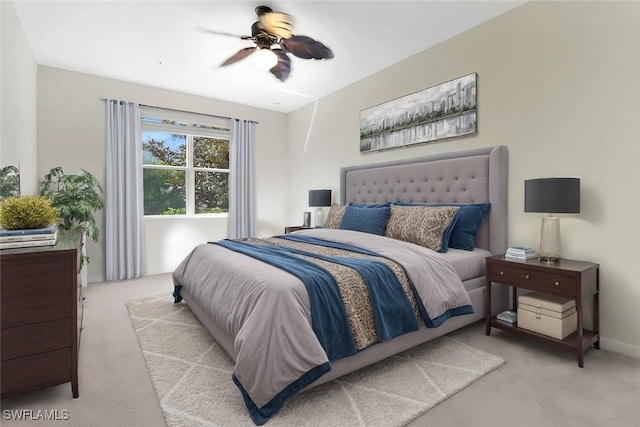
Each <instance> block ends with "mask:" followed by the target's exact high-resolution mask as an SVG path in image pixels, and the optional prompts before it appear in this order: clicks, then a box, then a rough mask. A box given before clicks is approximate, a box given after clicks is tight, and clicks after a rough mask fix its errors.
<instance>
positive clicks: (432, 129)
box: [360, 73, 476, 153]
mask: <svg viewBox="0 0 640 427" xmlns="http://www.w3.org/2000/svg"><path fill="white" fill-rule="evenodd" d="M474 133H476V73H472V74H469V75H466V76H463V77H460V78H457V79H455V80H451V81H448V82H446V83H442V84H439V85H438V86H433V87H430V88H427V89H424V90H421V91H420V92H416V93H412V94H410V95H407V96H403V97H402V98H398V99H394V100H393V101H389V102H385V103H384V104H380V105H376V106H375V107H371V108H367V109H366V110H362V111H361V112H360V152H361V153H365V152H369V151H379V150H387V149H390V148H396V147H405V146H407V145H413V144H421V143H426V142H430V141H435V140H438V139H444V138H455V137H459V136H463V135H471V134H474Z"/></svg>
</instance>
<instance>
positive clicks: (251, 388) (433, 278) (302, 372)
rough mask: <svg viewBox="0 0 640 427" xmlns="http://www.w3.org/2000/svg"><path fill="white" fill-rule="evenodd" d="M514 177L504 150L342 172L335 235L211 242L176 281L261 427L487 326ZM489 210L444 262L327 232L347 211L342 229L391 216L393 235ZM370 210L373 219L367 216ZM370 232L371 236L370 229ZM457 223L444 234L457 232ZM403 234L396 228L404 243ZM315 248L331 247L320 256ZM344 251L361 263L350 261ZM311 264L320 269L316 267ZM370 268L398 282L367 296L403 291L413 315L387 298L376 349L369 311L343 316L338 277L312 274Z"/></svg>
mask: <svg viewBox="0 0 640 427" xmlns="http://www.w3.org/2000/svg"><path fill="white" fill-rule="evenodd" d="M507 169H508V161H507V149H506V147H504V146H496V147H484V148H479V149H473V150H464V151H457V152H451V153H443V154H437V155H432V156H427V157H421V158H414V159H407V160H402V161H394V162H386V163H377V164H372V165H358V166H353V167H345V168H342V169H341V177H340V204H339V206H335V207H334V206H332V208H331V209H332V210H333V211H330V213H329V217H328V218H327V227H330V228H325V229H312V230H303V231H299V232H296V233H293V234H291V235H287V236H280V237H273V238H270V239H259V240H257V239H256V240H255V241H254V240H251V239H250V240H248V241H247V240H245V241H241V240H239V241H221V242H212V243H214V244H205V245H200V246H198V247H196V248H195V249H194V251H193V252H192V253H191V254H190V255H189V256H187V258H186V259H185V260H184V261H183V262H182V263H181V264H180V266H179V267H178V268H177V269H176V271H175V272H174V276H173V278H174V285H175V289H174V290H175V292H174V296H176V301H180V300H184V302H186V303H187V304H188V306H189V307H190V309H191V310H192V311H193V312H194V314H195V315H196V316H197V317H198V318H199V319H200V321H201V322H202V323H203V325H204V326H205V327H206V328H207V329H208V330H209V332H210V333H211V335H212V336H213V337H214V338H215V339H216V341H217V342H218V343H219V344H220V345H221V346H222V347H223V348H224V349H225V351H226V352H227V353H228V354H229V355H230V356H231V357H232V358H233V359H234V361H235V362H236V368H235V371H234V374H233V381H234V382H235V383H236V385H237V386H238V388H239V390H240V392H241V394H242V397H243V399H244V401H245V404H246V406H247V409H248V412H249V414H250V415H251V418H252V419H253V421H254V423H256V424H258V425H261V424H264V423H265V422H267V421H268V420H269V419H270V418H271V417H272V416H273V415H274V414H275V413H276V412H277V411H278V409H279V408H280V407H281V406H282V404H283V403H284V401H285V400H286V399H287V398H288V397H290V396H292V395H293V394H295V393H297V392H299V391H301V390H304V389H306V388H310V387H314V386H317V385H319V384H322V383H325V382H327V381H331V380H333V379H335V378H338V377H340V376H342V375H345V374H347V373H349V372H353V371H355V370H357V369H360V368H362V367H364V366H367V365H369V364H372V363H375V362H377V361H380V360H383V359H385V358H387V357H389V356H392V355H394V354H397V353H399V352H401V351H404V350H406V349H408V348H411V347H413V346H416V345H418V344H421V343H424V342H426V341H429V340H431V339H433V338H435V337H438V336H441V335H443V334H446V333H448V332H451V331H454V330H456V329H459V328H461V327H463V326H466V325H469V324H471V323H473V322H476V321H478V320H480V319H482V318H484V316H485V313H484V283H485V282H484V258H485V257H486V256H489V255H491V254H496V253H502V252H504V251H505V249H506V246H507ZM389 202H394V203H393V205H389ZM482 204H487V205H490V208H489V209H488V212H487V213H486V216H485V218H484V219H483V220H482V222H481V223H480V226H479V228H478V229H477V233H476V232H474V234H475V236H473V237H472V240H473V243H474V244H473V249H472V250H469V249H470V248H468V247H466V248H465V249H455V248H448V250H446V253H438V252H436V251H434V250H431V249H425V248H424V247H422V246H420V245H416V244H413V243H408V242H407V241H403V240H402V239H398V238H390V237H385V236H384V235H377V234H371V233H369V232H367V233H363V232H361V231H360V230H359V229H358V228H357V227H359V225H357V226H356V228H350V227H346V228H347V229H346V230H345V229H340V228H339V227H338V229H334V228H333V227H335V225H334V226H332V225H331V224H329V223H330V219H331V218H330V217H331V215H332V214H333V216H335V214H336V213H340V212H342V214H343V215H344V217H342V218H340V221H339V222H340V223H341V225H344V224H345V222H348V221H347V217H349V218H353V215H354V214H353V212H357V213H358V215H361V214H362V215H365V214H366V215H370V214H371V212H387V210H385V209H387V208H388V212H389V214H388V215H391V216H390V217H388V221H389V222H388V225H387V232H389V228H391V222H392V221H395V222H394V224H396V223H397V221H398V218H401V216H399V215H400V214H401V213H403V212H404V213H407V212H411V214H413V213H415V212H419V211H421V210H424V211H429V213H433V212H436V211H437V213H438V215H449V216H451V218H454V217H455V218H457V217H458V216H459V215H456V214H457V212H458V210H459V209H460V210H461V209H462V207H458V206H459V205H465V206H471V205H474V206H475V205H482ZM425 205H428V207H424V206H425ZM434 206H437V207H434ZM441 206H442V207H441ZM452 206H453V207H452ZM369 208H371V210H369V211H367V212H366V213H363V212H364V211H363V210H362V209H369ZM452 209H453V210H452ZM347 212H348V213H347ZM375 215H377V213H376V214H375ZM367 218H369V217H367ZM363 222H364V223H366V224H368V225H366V227H369V226H370V224H371V223H372V221H370V220H367V221H361V222H360V223H363ZM373 222H374V223H375V221H373ZM453 222H454V220H453V219H452V220H451V222H450V223H449V225H450V226H447V227H446V230H451V229H452V227H453ZM401 225H402V224H401ZM443 227H444V226H443ZM405 228H406V227H398V228H397V229H398V230H399V232H400V233H403V232H405V231H406V230H405ZM354 230H356V231H354ZM444 233H445V234H447V233H449V231H444ZM467 237H468V236H467ZM442 241H443V242H444V239H443V240H442ZM282 242H285V243H282ZM327 242H330V243H327ZM281 243H282V244H281ZM309 245H314V246H322V247H323V248H324V249H322V250H320V252H321V254H319V255H313V256H312V257H311V256H309V252H307V248H308V247H310V246H309ZM443 246H444V243H443ZM442 249H444V248H442ZM267 252H268V253H267ZM346 252H348V253H349V254H351V255H353V257H351V255H350V257H346V256H344V253H346ZM292 254H293V255H292ZM381 255H382V256H381ZM292 256H295V257H297V258H303V260H302V262H304V263H306V264H304V266H303V267H299V266H296V267H295V268H294V267H291V266H290V263H289V259H290V258H291V257H292ZM376 257H379V258H376ZM312 258H313V262H315V263H317V264H319V265H320V267H318V266H317V265H312V264H310V263H309V262H310V261H308V260H310V259H312ZM369 258H371V259H375V260H384V262H377V261H372V263H373V264H376V265H378V264H385V265H387V267H385V266H382V267H380V268H382V269H383V270H384V274H387V275H388V274H389V271H391V272H394V274H395V275H396V276H397V277H390V276H384V277H385V279H377V280H380V282H381V283H382V285H375V286H381V287H375V286H374V285H369V284H367V286H368V292H370V293H371V295H373V294H375V293H378V292H383V293H384V292H396V294H394V295H397V294H398V293H400V294H402V292H403V291H402V290H401V289H404V292H405V293H406V295H407V296H408V297H409V298H408V299H409V300H410V301H409V305H408V306H407V304H406V302H404V300H403V302H402V303H401V304H400V303H398V304H396V305H393V304H395V303H393V304H392V303H390V302H389V301H395V300H396V297H393V298H392V297H389V296H387V297H386V298H385V297H383V298H382V301H383V302H380V303H377V305H375V306H374V307H373V308H372V309H369V308H368V310H369V311H373V312H374V317H375V326H376V327H377V333H378V334H379V335H380V339H378V340H377V341H375V340H374V341H372V340H371V339H370V338H367V337H365V336H364V335H363V337H361V339H360V341H358V339H357V338H356V335H357V334H356V329H355V328H354V322H355V321H354V320H353V319H354V318H353V317H351V316H356V315H355V314H354V313H358V312H359V310H357V309H354V311H353V313H350V312H349V310H350V308H349V307H350V304H349V303H347V301H346V300H345V302H344V304H343V305H344V306H341V305H340V304H337V306H338V307H337V308H336V306H335V303H332V302H331V301H333V300H332V299H331V298H334V297H335V295H333V294H331V295H328V293H327V292H326V291H325V290H324V289H326V288H331V287H330V286H328V285H327V284H326V283H330V281H331V280H336V281H337V279H335V277H338V276H339V274H338V273H333V274H334V276H335V277H334V278H332V277H333V276H330V277H328V278H326V280H328V282H326V283H325V284H324V285H321V286H318V285H317V284H315V283H316V282H314V281H317V280H319V279H316V278H314V277H307V275H308V271H310V270H314V269H319V270H325V268H324V267H326V265H328V264H327V263H329V262H336V260H338V259H339V260H340V261H339V262H340V264H341V265H342V264H343V263H344V265H345V266H346V267H344V268H342V266H341V267H340V268H341V270H340V271H343V270H349V269H356V270H357V271H358V272H359V273H360V274H361V275H362V277H365V273H364V272H367V274H369V269H371V267H370V266H369V265H368V264H367V266H364V264H365V263H366V262H368V261H367V259H369ZM318 259H319V261H318ZM398 265H399V266H400V267H397V266H398ZM376 268H377V267H376ZM326 270H329V268H328V267H326ZM403 274H404V275H405V276H406V277H405V276H403ZM320 275H322V274H320ZM358 277H359V276H358ZM367 277H368V276H367ZM372 280H373V279H372ZM373 281H375V280H373ZM390 282H393V283H396V282H397V283H398V286H397V289H396V288H393V287H390V288H391V289H395V290H392V291H387V290H386V289H387V287H386V285H384V283H390ZM309 283H314V285H313V286H316V287H312V285H310V284H309ZM331 283H333V282H331ZM336 283H337V282H336ZM407 283H408V284H407ZM342 286H343V285H342V284H341V285H339V286H338V287H336V289H338V290H339V292H338V291H336V292H334V293H335V294H339V295H338V297H339V296H340V295H342V297H345V295H344V293H343V287H342ZM394 286H395V285H394ZM401 287H404V288H401ZM494 287H495V289H492V293H491V298H492V304H491V307H492V309H493V310H494V312H493V313H492V315H494V314H496V313H498V312H500V311H503V310H504V309H506V308H507V306H508V296H507V289H506V287H503V286H500V285H494ZM412 291H413V292H412ZM413 294H415V300H416V301H417V302H416V301H414V299H413V298H414V297H412V295H413ZM434 294H437V295H439V296H440V297H441V298H442V300H438V299H437V298H435V296H434ZM354 298H356V300H357V298H361V297H354ZM399 299H403V297H399ZM372 300H373V298H372ZM318 301H320V302H321V304H319V303H318ZM323 304H324V305H326V306H328V307H329V312H328V313H329V314H318V313H319V312H320V310H319V309H318V307H319V306H320V305H323ZM332 304H333V305H332ZM389 304H391V305H389ZM371 305H372V306H373V304H371ZM345 307H346V308H345ZM334 309H335V310H334ZM331 310H334V311H331ZM336 310H337V311H336ZM344 311H346V312H347V314H348V315H349V318H348V319H346V318H345V322H346V323H347V324H350V325H351V329H350V330H351V332H352V334H353V336H354V338H353V342H355V346H354V345H352V342H351V341H349V342H348V343H346V341H348V340H346V339H345V338H344V336H345V335H344V334H347V335H348V333H347V332H345V331H344V330H343V329H345V327H344V324H343V323H344V322H342V323H341V322H338V321H335V320H334V319H337V318H340V316H343V315H344V313H343V312H344ZM400 312H403V313H405V312H406V314H407V317H406V319H409V318H410V317H411V313H414V314H415V317H416V318H417V319H418V323H417V324H414V323H412V322H411V321H410V320H406V321H405V320H402V319H403V318H401V316H400V315H399V314H396V313H400ZM385 313H386V314H385ZM358 315H359V314H358ZM367 316H368V315H367ZM384 316H386V317H384ZM420 317H422V322H420ZM362 322H363V324H366V321H364V320H363V321H362ZM369 323H371V321H369ZM323 328H325V329H323ZM331 328H335V329H331ZM374 329H375V328H374ZM367 339H368V341H367ZM343 346H344V349H343Z"/></svg>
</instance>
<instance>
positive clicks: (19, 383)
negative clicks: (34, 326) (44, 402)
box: [0, 348, 72, 397]
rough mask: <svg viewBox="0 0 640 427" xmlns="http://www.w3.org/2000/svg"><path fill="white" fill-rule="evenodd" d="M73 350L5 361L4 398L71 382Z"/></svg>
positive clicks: (0, 369) (56, 351)
mask: <svg viewBox="0 0 640 427" xmlns="http://www.w3.org/2000/svg"><path fill="white" fill-rule="evenodd" d="M71 351H72V350H71V348H65V349H62V350H54V351H48V352H46V353H38V354H34V355H33V356H27V357H20V358H17V359H11V360H3V361H2V362H1V364H0V372H1V373H2V381H0V385H1V387H2V397H5V396H7V395H11V394H15V393H20V392H24V391H29V390H32V389H36V388H41V387H45V386H49V385H55V384H62V383H65V382H67V381H70V380H71V363H70V360H71Z"/></svg>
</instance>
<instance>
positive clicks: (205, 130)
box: [140, 107, 231, 218]
mask: <svg viewBox="0 0 640 427" xmlns="http://www.w3.org/2000/svg"><path fill="white" fill-rule="evenodd" d="M147 118H152V119H160V120H169V121H173V122H180V123H185V124H184V125H175V124H170V123H158V122H153V121H147V120H145V119H147ZM200 126H208V127H200ZM230 127H231V121H230V119H225V118H222V117H215V116H207V115H203V114H197V113H187V112H183V111H174V110H164V109H161V108H156V107H147V108H141V111H140V135H141V137H140V144H141V148H142V144H143V142H142V141H143V138H142V136H143V135H144V132H145V131H154V132H167V133H175V134H180V135H185V136H186V147H185V165H184V166H172V165H153V164H145V163H144V160H142V164H141V166H142V169H141V171H144V170H145V169H156V170H175V171H185V207H186V213H185V214H174V215H162V214H149V215H147V214H145V215H144V217H145V218H207V217H212V218H216V217H218V218H223V217H224V218H226V217H227V216H228V212H220V213H196V212H195V208H196V200H195V193H196V184H195V176H196V172H211V173H226V174H227V176H229V174H230V173H231V165H229V169H221V168H207V167H195V166H194V163H195V161H194V158H193V154H194V147H193V144H194V139H195V138H196V137H204V138H215V139H221V140H226V141H227V144H231V130H230ZM141 179H142V180H143V182H144V175H143V174H142V178H141ZM143 203H144V201H143Z"/></svg>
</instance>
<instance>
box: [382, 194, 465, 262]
mask: <svg viewBox="0 0 640 427" xmlns="http://www.w3.org/2000/svg"><path fill="white" fill-rule="evenodd" d="M459 209H460V208H459V207H458V206H438V207H430V206H396V205H393V206H391V216H390V217H389V222H388V223H387V230H386V232H385V236H387V237H391V238H392V239H397V240H403V241H405V242H409V243H415V244H416V245H420V246H424V247H425V248H429V249H432V250H434V251H438V252H440V251H444V252H446V249H447V244H448V238H447V239H446V240H447V241H446V242H445V241H444V240H445V239H443V237H447V236H446V232H447V228H448V227H449V226H450V225H451V222H452V221H453V219H454V218H455V217H456V214H457V213H458V210H459ZM449 230H450V229H449ZM449 234H450V231H449Z"/></svg>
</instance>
